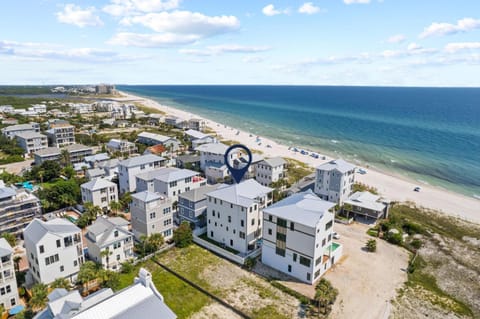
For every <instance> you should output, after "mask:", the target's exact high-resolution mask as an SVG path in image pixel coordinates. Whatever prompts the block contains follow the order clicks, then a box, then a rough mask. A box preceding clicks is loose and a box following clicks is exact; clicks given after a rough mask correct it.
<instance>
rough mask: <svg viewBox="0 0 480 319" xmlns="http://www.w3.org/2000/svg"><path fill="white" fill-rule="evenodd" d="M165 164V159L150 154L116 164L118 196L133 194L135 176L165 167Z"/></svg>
mask: <svg viewBox="0 0 480 319" xmlns="http://www.w3.org/2000/svg"><path fill="white" fill-rule="evenodd" d="M165 162H166V160H165V158H163V157H160V156H156V155H152V154H147V155H141V156H136V157H131V158H129V159H126V160H123V161H121V162H120V163H119V164H118V182H119V185H120V194H123V193H126V192H135V190H136V188H137V183H136V179H135V176H136V175H138V174H140V173H146V172H149V171H153V170H154V169H157V168H160V167H161V166H165Z"/></svg>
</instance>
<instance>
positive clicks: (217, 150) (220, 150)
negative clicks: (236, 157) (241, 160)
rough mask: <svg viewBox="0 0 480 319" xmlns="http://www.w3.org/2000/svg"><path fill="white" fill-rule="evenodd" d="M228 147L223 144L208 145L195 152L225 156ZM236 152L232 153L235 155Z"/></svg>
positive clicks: (198, 148) (203, 145) (201, 146)
mask: <svg viewBox="0 0 480 319" xmlns="http://www.w3.org/2000/svg"><path fill="white" fill-rule="evenodd" d="M227 149H228V146H227V145H225V144H223V143H206V144H202V145H200V146H198V147H197V148H196V149H195V150H196V151H199V152H207V153H212V154H219V155H220V154H225V152H226V151H227ZM234 152H235V151H232V153H234Z"/></svg>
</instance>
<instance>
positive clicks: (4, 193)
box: [0, 187, 17, 199]
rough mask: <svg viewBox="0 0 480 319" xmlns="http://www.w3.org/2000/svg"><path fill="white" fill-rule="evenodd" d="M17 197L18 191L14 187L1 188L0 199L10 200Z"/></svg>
mask: <svg viewBox="0 0 480 319" xmlns="http://www.w3.org/2000/svg"><path fill="white" fill-rule="evenodd" d="M15 195H17V191H16V190H15V189H13V188H12V187H0V199H4V198H9V197H12V196H15Z"/></svg>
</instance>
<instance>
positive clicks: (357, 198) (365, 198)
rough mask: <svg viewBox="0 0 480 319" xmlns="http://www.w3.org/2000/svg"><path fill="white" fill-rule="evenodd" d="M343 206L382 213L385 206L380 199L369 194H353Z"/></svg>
mask: <svg viewBox="0 0 480 319" xmlns="http://www.w3.org/2000/svg"><path fill="white" fill-rule="evenodd" d="M344 204H350V205H355V206H360V207H363V208H367V209H371V210H374V211H382V210H383V209H385V206H386V204H385V203H383V202H382V201H381V197H380V196H378V195H375V194H372V193H370V192H355V193H354V194H352V195H351V196H350V197H349V198H348V199H347V200H346V201H344Z"/></svg>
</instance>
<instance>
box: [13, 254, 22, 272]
mask: <svg viewBox="0 0 480 319" xmlns="http://www.w3.org/2000/svg"><path fill="white" fill-rule="evenodd" d="M20 261H22V256H18V255H16V256H14V257H13V264H14V267H15V271H20Z"/></svg>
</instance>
